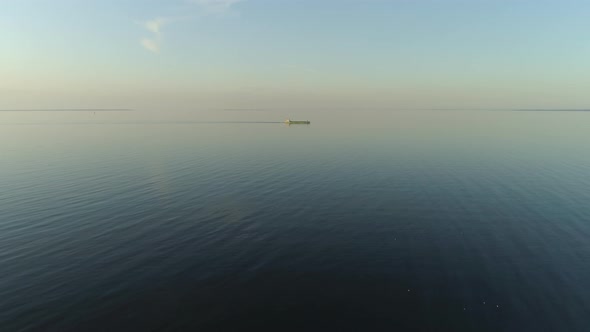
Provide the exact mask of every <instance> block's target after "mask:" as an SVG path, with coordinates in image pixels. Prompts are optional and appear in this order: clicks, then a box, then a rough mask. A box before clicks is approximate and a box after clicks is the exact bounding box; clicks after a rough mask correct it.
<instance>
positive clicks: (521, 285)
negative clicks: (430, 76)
mask: <svg viewBox="0 0 590 332" xmlns="http://www.w3.org/2000/svg"><path fill="white" fill-rule="evenodd" d="M287 116H290V117H291V118H292V119H301V120H311V121H312V124H311V125H309V126H307V125H297V126H294V125H293V126H287V125H284V124H281V123H273V122H280V121H282V120H284V118H286V117H287ZM589 141H590V113H587V112H497V111H448V110H447V111H379V112H376V111H365V110H357V111H341V112H337V113H335V112H328V111H322V110H317V111H314V112H311V111H310V112H302V111H292V112H278V111H272V110H263V111H259V110H256V111H251V110H243V111H232V112H229V111H208V112H196V111H195V112H180V111H171V110H162V111H160V112H143V111H140V110H137V111H126V112H115V111H113V112H94V111H78V112H73V111H70V112H55V111H52V112H34V111H31V112H26V113H17V112H2V113H1V114H0V153H1V154H2V158H1V159H0V271H2V273H0V330H1V331H34V330H38V331H115V330H120V331H129V330H134V329H135V330H142V331H148V330H154V331H174V330H199V331H209V330H210V331H232V330H233V331H244V330H253V329H258V330H273V331H282V330H296V331H302V330H322V331H325V330H336V331H338V330H360V331H369V330H375V331H391V330H395V329H398V330H415V331H432V330H437V331H441V330H448V331H525V330H526V331H541V330H543V331H587V329H588V326H590V318H589V317H590V241H588V239H589V238H590V222H589V221H590V205H589V204H588V202H589V201H590V189H589V188H590V152H589V151H588V148H587V143H588V142H589Z"/></svg>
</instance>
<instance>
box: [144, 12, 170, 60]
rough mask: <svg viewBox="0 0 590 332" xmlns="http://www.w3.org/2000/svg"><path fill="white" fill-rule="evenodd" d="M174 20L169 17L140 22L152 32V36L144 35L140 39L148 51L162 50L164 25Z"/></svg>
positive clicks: (156, 51)
mask: <svg viewBox="0 0 590 332" xmlns="http://www.w3.org/2000/svg"><path fill="white" fill-rule="evenodd" d="M171 21H172V20H171V19H169V18H155V19H153V20H149V21H146V22H140V24H141V25H142V26H143V27H144V28H145V29H146V30H148V31H149V32H151V33H152V36H150V37H144V38H142V39H141V40H140V44H141V45H142V46H143V47H144V48H145V49H146V50H148V51H150V52H154V53H158V52H160V45H161V43H162V27H164V25H166V24H167V23H169V22H171Z"/></svg>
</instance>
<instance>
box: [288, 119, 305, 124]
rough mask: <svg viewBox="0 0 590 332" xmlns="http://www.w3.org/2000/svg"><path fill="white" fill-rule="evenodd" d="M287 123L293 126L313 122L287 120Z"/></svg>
mask: <svg viewBox="0 0 590 332" xmlns="http://www.w3.org/2000/svg"><path fill="white" fill-rule="evenodd" d="M285 123H286V124H290V125H291V124H310V123H311V122H310V121H307V120H306V121H295V120H291V119H287V120H285Z"/></svg>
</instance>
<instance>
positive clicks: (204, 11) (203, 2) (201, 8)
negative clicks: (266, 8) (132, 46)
mask: <svg viewBox="0 0 590 332" xmlns="http://www.w3.org/2000/svg"><path fill="white" fill-rule="evenodd" d="M185 1H187V3H189V5H190V6H191V7H193V6H196V7H197V10H198V12H197V13H196V14H193V15H192V16H191V15H189V16H184V17H182V18H178V17H176V18H171V17H158V18H154V19H152V20H149V21H144V22H138V24H139V25H141V26H142V27H143V28H144V29H146V30H147V31H149V32H150V33H151V36H149V37H143V38H141V39H140V41H139V43H140V44H141V46H143V48H145V49H146V50H148V51H150V52H153V53H159V52H160V49H161V46H162V41H163V33H162V30H163V28H164V27H165V26H166V25H168V24H170V23H173V22H176V21H179V20H184V19H191V18H195V17H198V16H219V15H225V14H228V13H230V12H233V10H232V7H233V6H234V5H235V4H237V3H239V2H244V1H245V0H185Z"/></svg>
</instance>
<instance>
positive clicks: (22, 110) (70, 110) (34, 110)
mask: <svg viewBox="0 0 590 332" xmlns="http://www.w3.org/2000/svg"><path fill="white" fill-rule="evenodd" d="M131 111H134V110H133V109H131V108H63V109H62V108H40V109H0V112H131Z"/></svg>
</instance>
